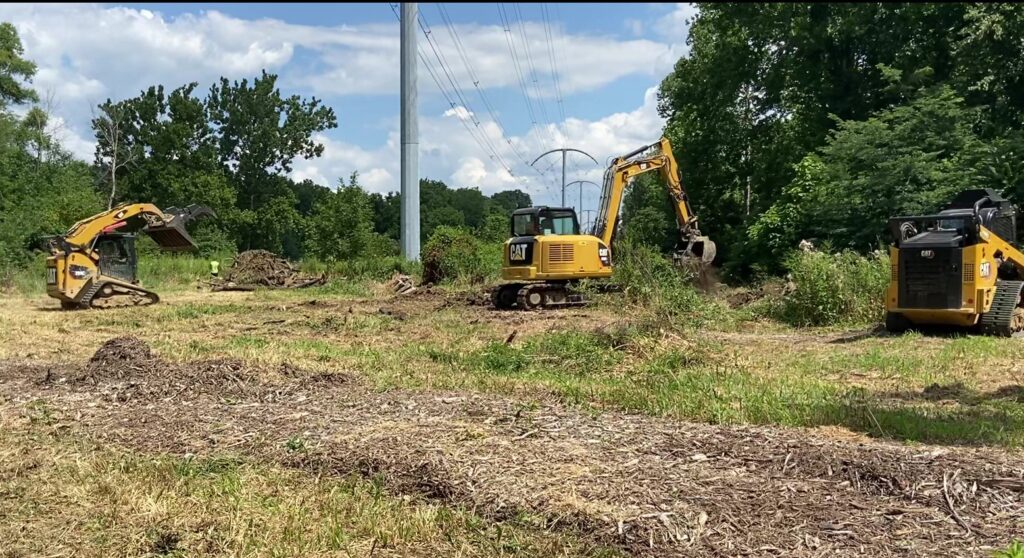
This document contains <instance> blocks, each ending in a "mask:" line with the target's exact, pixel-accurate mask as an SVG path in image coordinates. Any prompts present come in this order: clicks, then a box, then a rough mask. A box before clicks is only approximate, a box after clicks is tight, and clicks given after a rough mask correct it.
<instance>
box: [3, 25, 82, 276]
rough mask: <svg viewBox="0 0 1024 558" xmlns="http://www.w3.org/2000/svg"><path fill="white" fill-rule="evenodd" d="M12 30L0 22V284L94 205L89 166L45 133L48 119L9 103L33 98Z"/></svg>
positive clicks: (31, 68) (29, 66)
mask: <svg viewBox="0 0 1024 558" xmlns="http://www.w3.org/2000/svg"><path fill="white" fill-rule="evenodd" d="M22 54H23V49H22V46H21V41H20V39H19V38H18V35H17V32H16V31H15V29H14V26H12V25H10V24H9V23H0V283H2V282H3V280H4V278H5V276H7V275H8V274H10V273H11V272H12V271H13V270H15V269H17V268H18V267H20V266H21V265H24V264H25V263H27V262H28V261H29V260H30V258H31V251H32V250H39V249H44V248H45V242H44V238H45V237H46V236H48V235H53V234H58V233H61V232H64V231H65V230H66V229H67V228H68V227H69V226H70V225H71V224H72V223H74V222H75V221H77V220H79V219H82V218H83V217H86V216H88V215H90V214H93V213H95V212H96V211H97V210H98V209H99V207H100V202H99V199H98V198H97V196H96V194H95V191H94V190H93V188H92V175H91V172H90V169H89V166H88V165H87V164H85V163H82V162H80V161H76V160H74V158H73V157H71V155H70V154H68V153H67V151H65V150H64V149H63V148H62V147H61V146H60V145H59V143H58V142H57V141H56V140H55V139H54V138H53V137H52V136H51V135H50V134H49V133H48V132H47V125H48V122H49V115H48V114H47V113H46V111H45V110H43V109H42V108H41V107H31V108H29V109H28V111H27V112H26V113H25V115H24V117H20V118H19V117H18V116H16V115H14V114H12V113H11V112H10V110H9V108H10V106H11V105H18V104H24V103H27V102H30V101H34V100H36V99H37V97H36V94H35V92H33V91H32V90H31V89H30V88H29V87H28V86H27V85H26V83H27V82H28V81H29V80H30V79H31V77H32V76H33V75H34V73H35V65H34V64H33V63H32V62H30V61H28V60H26V59H24V58H22Z"/></svg>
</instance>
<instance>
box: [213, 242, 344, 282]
mask: <svg viewBox="0 0 1024 558" xmlns="http://www.w3.org/2000/svg"><path fill="white" fill-rule="evenodd" d="M326 281H327V275H326V274H320V275H308V274H305V273H301V272H299V270H297V269H295V268H294V267H292V264H291V263H289V262H288V260H286V259H284V258H280V257H278V256H277V255H276V254H274V253H273V252H268V251H266V250H248V251H246V252H242V253H240V254H238V255H237V256H236V257H235V260H234V261H233V262H232V263H231V267H230V268H229V269H228V271H227V273H226V274H225V275H224V279H223V281H222V282H218V283H216V284H215V285H214V290H225V291H227V290H251V289H253V288H255V287H272V288H282V289H298V288H302V287H311V286H313V285H322V284H324V283H325V282H326Z"/></svg>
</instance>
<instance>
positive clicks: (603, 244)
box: [491, 138, 715, 310]
mask: <svg viewBox="0 0 1024 558" xmlns="http://www.w3.org/2000/svg"><path fill="white" fill-rule="evenodd" d="M654 171H658V172H659V173H660V174H661V176H662V178H663V179H664V183H665V186H666V188H668V192H669V194H670V196H671V197H672V201H673V206H674V208H675V213H676V224H677V226H678V229H679V241H678V244H677V247H676V251H675V253H674V259H675V260H676V261H677V262H678V263H684V262H691V261H694V262H698V263H699V264H701V265H707V264H710V263H711V262H712V261H713V260H714V258H715V243H714V242H712V241H711V239H709V238H708V237H706V236H704V235H702V234H701V232H700V230H699V229H698V228H697V216H696V215H695V214H694V213H693V209H692V208H691V207H690V202H689V199H688V198H687V195H686V191H685V190H684V189H683V185H682V181H681V179H680V174H679V166H678V164H677V163H676V160H675V157H674V156H673V155H672V145H671V144H670V143H669V140H668V138H661V140H660V141H658V142H657V143H652V144H649V145H645V146H643V147H641V148H639V149H636V150H634V151H633V152H631V153H628V154H626V155H623V156H621V157H617V158H615V159H614V160H613V161H612V163H611V165H609V167H608V169H607V170H606V171H605V175H604V185H603V189H602V193H601V204H600V208H599V210H598V216H597V220H596V221H595V224H594V227H593V230H592V231H591V232H590V234H581V232H580V225H579V220H578V218H577V216H576V212H575V211H574V210H573V209H572V208H565V207H546V206H541V207H528V208H523V209H517V210H515V211H514V212H513V213H512V235H511V238H509V239H508V240H507V241H505V246H504V261H503V265H502V269H501V276H502V279H504V280H505V281H510V283H505V284H503V285H500V286H498V287H497V288H495V289H494V290H493V291H492V292H491V302H492V303H493V305H494V307H495V308H499V309H511V308H518V309H521V310H529V309H534V308H557V307H565V306H578V305H582V304H585V301H584V300H583V298H582V296H581V295H579V294H578V293H574V292H572V285H573V284H574V283H577V282H578V281H580V280H581V279H607V278H609V277H611V275H612V251H611V247H612V244H613V241H614V239H615V236H616V233H617V232H618V229H619V218H620V215H619V213H620V208H621V206H622V199H623V195H624V194H625V191H626V187H628V186H629V184H630V183H631V182H632V180H633V179H634V178H636V177H637V176H638V175H641V174H644V173H648V172H654Z"/></svg>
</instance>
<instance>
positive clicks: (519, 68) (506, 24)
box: [495, 2, 561, 195]
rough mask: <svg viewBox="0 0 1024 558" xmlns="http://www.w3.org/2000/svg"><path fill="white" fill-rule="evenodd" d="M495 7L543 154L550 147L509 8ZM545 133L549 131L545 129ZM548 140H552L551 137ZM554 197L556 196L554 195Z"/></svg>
mask: <svg viewBox="0 0 1024 558" xmlns="http://www.w3.org/2000/svg"><path fill="white" fill-rule="evenodd" d="M495 6H496V7H497V11H498V18H499V20H500V21H501V25H502V29H503V30H504V32H505V43H506V45H507V46H508V52H509V55H510V56H511V57H512V68H513V70H514V71H515V74H516V78H517V81H518V82H519V89H520V91H521V92H522V94H523V102H524V103H525V105H526V112H527V114H528V115H529V117H530V124H531V129H532V130H533V132H534V134H533V135H534V138H535V140H536V141H537V142H538V151H539V152H541V153H543V152H546V151H548V146H546V145H545V138H543V137H542V136H541V131H542V130H541V129H540V128H541V125H540V122H539V120H538V118H537V110H535V109H534V106H533V100H532V98H531V97H532V96H531V94H530V88H529V86H528V85H527V80H526V76H525V73H524V70H523V66H524V64H523V62H522V60H521V58H520V54H519V50H518V48H517V47H516V40H515V36H514V35H513V33H512V18H510V17H509V15H508V11H507V8H506V7H505V6H504V5H503V4H502V3H501V2H496V3H495ZM543 131H547V129H546V128H545V129H544V130H543ZM526 137H527V138H529V134H527V136H526ZM547 139H548V140H550V139H551V138H550V135H549V137H548V138H547ZM550 147H552V148H554V147H556V142H553V141H552V142H551V146H550ZM531 166H532V165H531ZM550 168H551V167H550V166H549V167H548V169H550ZM545 172H546V171H545ZM554 180H557V178H554ZM545 186H546V187H547V188H548V190H549V191H550V190H551V185H550V184H545ZM555 186H556V187H558V188H560V187H561V184H560V183H556V184H555ZM552 195H554V194H553V193H552Z"/></svg>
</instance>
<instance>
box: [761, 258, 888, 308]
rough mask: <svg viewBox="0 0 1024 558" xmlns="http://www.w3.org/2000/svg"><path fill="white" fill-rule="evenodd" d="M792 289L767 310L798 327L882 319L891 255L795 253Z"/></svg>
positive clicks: (790, 265) (789, 264) (788, 263)
mask: <svg viewBox="0 0 1024 558" xmlns="http://www.w3.org/2000/svg"><path fill="white" fill-rule="evenodd" d="M786 268H787V269H788V270H789V273H790V278H791V282H792V285H793V286H794V287H795V289H794V290H793V292H792V293H789V294H788V295H786V296H784V297H783V298H782V299H781V300H780V301H777V303H776V304H774V305H771V306H770V307H769V308H768V314H769V315H771V316H772V317H775V318H777V319H779V320H781V321H783V322H785V323H788V324H791V325H795V326H822V325H837V324H864V323H874V322H879V321H880V320H881V319H882V313H883V311H884V308H883V303H882V301H883V298H884V296H883V295H884V292H885V288H886V286H887V285H888V283H889V257H888V255H887V254H883V253H877V254H873V255H870V256H866V257H865V256H861V255H859V254H857V253H855V252H850V251H846V252H842V253H840V254H830V253H827V252H818V251H798V252H794V253H793V254H791V255H790V256H789V258H788V259H787V260H786Z"/></svg>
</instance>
